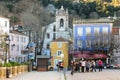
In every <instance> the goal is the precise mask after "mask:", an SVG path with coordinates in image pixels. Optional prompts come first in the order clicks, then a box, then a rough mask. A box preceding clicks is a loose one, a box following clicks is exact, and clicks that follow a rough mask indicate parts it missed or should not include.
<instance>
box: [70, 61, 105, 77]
mask: <svg viewBox="0 0 120 80" xmlns="http://www.w3.org/2000/svg"><path fill="white" fill-rule="evenodd" d="M96 64H98V69H99V72H100V71H102V68H103V62H102V60H100V59H99V60H98V61H95V60H81V61H71V63H70V66H71V75H73V73H74V72H93V71H94V72H96Z"/></svg>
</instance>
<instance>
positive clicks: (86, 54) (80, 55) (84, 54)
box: [69, 51, 107, 59]
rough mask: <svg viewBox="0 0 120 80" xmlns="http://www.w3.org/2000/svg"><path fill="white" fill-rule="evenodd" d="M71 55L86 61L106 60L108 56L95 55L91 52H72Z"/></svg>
mask: <svg viewBox="0 0 120 80" xmlns="http://www.w3.org/2000/svg"><path fill="white" fill-rule="evenodd" d="M69 54H70V55H73V57H74V58H86V59H99V58H101V59H105V58H107V55H106V54H104V53H93V52H90V51H83V52H82V53H81V51H70V53H69Z"/></svg>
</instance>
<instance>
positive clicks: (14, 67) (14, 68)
mask: <svg viewBox="0 0 120 80" xmlns="http://www.w3.org/2000/svg"><path fill="white" fill-rule="evenodd" d="M10 63H11V65H12V75H17V62H10Z"/></svg>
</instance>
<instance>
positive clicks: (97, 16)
mask: <svg viewBox="0 0 120 80" xmlns="http://www.w3.org/2000/svg"><path fill="white" fill-rule="evenodd" d="M89 18H90V19H98V18H99V15H98V13H97V12H91V13H90V15H89Z"/></svg>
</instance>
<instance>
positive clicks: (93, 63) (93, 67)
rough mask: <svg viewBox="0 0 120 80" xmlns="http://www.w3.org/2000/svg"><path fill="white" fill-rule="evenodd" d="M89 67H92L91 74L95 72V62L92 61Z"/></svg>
mask: <svg viewBox="0 0 120 80" xmlns="http://www.w3.org/2000/svg"><path fill="white" fill-rule="evenodd" d="M91 67H92V70H91V71H92V72H93V70H94V71H95V72H96V63H95V61H94V60H92V64H91Z"/></svg>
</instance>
